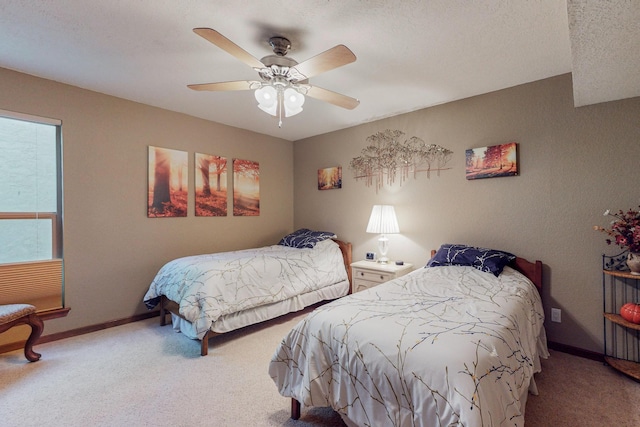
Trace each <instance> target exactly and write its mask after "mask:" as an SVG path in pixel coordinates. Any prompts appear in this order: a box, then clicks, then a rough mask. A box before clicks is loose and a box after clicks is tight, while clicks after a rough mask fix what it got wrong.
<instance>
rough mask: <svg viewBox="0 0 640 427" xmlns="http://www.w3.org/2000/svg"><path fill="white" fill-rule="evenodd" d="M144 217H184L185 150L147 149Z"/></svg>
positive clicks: (186, 163)
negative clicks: (145, 208) (145, 214)
mask: <svg viewBox="0 0 640 427" xmlns="http://www.w3.org/2000/svg"><path fill="white" fill-rule="evenodd" d="M148 168H149V171H148V172H149V178H148V193H147V216H148V217H149V218H161V217H184V216H187V200H188V199H189V184H188V172H189V162H188V160H187V152H186V151H178V150H171V149H168V148H160V147H153V146H149V165H148Z"/></svg>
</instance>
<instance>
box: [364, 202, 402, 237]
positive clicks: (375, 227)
mask: <svg viewBox="0 0 640 427" xmlns="http://www.w3.org/2000/svg"><path fill="white" fill-rule="evenodd" d="M399 232H400V227H399V226H398V219H397V218H396V211H395V209H394V208H393V206H391V205H374V206H373V209H372V210H371V216H370V217H369V224H367V233H379V234H392V233H399Z"/></svg>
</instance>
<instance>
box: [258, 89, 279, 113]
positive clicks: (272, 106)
mask: <svg viewBox="0 0 640 427" xmlns="http://www.w3.org/2000/svg"><path fill="white" fill-rule="evenodd" d="M254 96H255V97H256V101H258V108H260V109H261V110H262V111H264V112H266V113H269V114H271V115H272V116H275V115H276V109H277V107H278V92H277V91H276V88H274V87H273V86H263V87H261V88H260V89H256V91H255V92H254Z"/></svg>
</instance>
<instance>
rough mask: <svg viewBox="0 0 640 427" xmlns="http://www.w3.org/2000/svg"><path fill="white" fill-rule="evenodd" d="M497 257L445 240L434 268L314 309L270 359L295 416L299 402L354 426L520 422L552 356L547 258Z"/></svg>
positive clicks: (273, 374)
mask: <svg viewBox="0 0 640 427" xmlns="http://www.w3.org/2000/svg"><path fill="white" fill-rule="evenodd" d="M500 254H504V253H502V252H499V251H491V250H484V249H482V248H472V247H466V246H462V245H443V246H442V247H441V248H440V250H439V251H438V252H437V253H435V256H434V257H433V258H432V259H431V260H430V261H429V263H428V265H427V267H428V268H420V269H417V270H415V271H413V272H412V273H409V274H408V275H405V276H403V277H400V278H398V279H395V280H392V281H390V282H386V283H383V284H381V285H378V286H376V287H374V288H371V289H368V290H366V291H362V292H358V293H355V294H352V295H349V296H347V297H345V298H341V299H339V300H336V301H333V302H331V303H329V304H326V305H323V306H322V307H319V308H317V309H316V310H314V311H313V312H312V313H310V314H309V315H308V316H307V317H306V318H305V319H304V320H302V321H301V322H300V323H299V324H298V325H296V326H295V327H294V328H293V329H292V330H291V331H290V332H289V333H288V334H287V335H286V336H285V337H284V339H283V341H282V343H281V344H280V345H279V347H278V348H277V349H276V351H275V353H274V355H273V358H272V360H271V362H270V365H269V375H271V377H272V379H273V381H274V382H275V384H276V386H277V388H278V391H279V392H280V394H281V395H282V396H285V397H290V398H292V406H291V409H292V418H294V419H295V418H298V417H299V416H300V403H302V404H303V405H304V406H308V407H312V406H318V407H327V406H329V407H332V408H333V409H334V410H335V411H337V412H338V413H339V414H340V415H341V416H342V418H343V420H344V421H345V423H346V424H347V425H349V426H376V427H377V426H491V427H493V426H522V425H523V424H524V411H525V405H526V400H527V395H528V392H529V391H531V392H533V393H537V390H536V387H535V381H534V379H533V374H534V373H535V372H538V371H540V358H541V357H546V356H548V352H547V347H546V337H545V333H544V329H543V321H544V313H543V310H542V304H541V300H540V295H539V288H540V286H541V283H542V264H541V263H540V261H536V262H535V263H530V262H528V261H526V260H524V259H521V258H516V257H514V256H512V255H511V254H507V256H503V255H500ZM498 259H499V263H498V267H497V269H496V266H495V265H491V264H492V262H491V261H496V260H498ZM500 264H503V265H500ZM498 270H499V271H498Z"/></svg>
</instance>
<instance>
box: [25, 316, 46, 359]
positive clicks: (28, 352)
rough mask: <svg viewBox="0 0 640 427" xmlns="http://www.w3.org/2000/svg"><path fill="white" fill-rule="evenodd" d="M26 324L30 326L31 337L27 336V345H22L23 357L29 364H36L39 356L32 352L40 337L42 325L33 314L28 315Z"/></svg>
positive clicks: (40, 320) (42, 329)
mask: <svg viewBox="0 0 640 427" xmlns="http://www.w3.org/2000/svg"><path fill="white" fill-rule="evenodd" d="M26 323H28V324H29V326H31V335H29V338H28V339H27V343H26V344H25V345H24V356H25V357H26V358H27V360H29V362H36V361H38V360H40V356H41V354H40V353H36V352H35V351H33V345H34V344H35V343H36V342H38V340H39V339H40V335H42V331H44V323H43V322H42V319H40V317H39V316H38V315H37V314H35V313H33V314H30V315H29V317H28V319H27V322H26Z"/></svg>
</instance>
